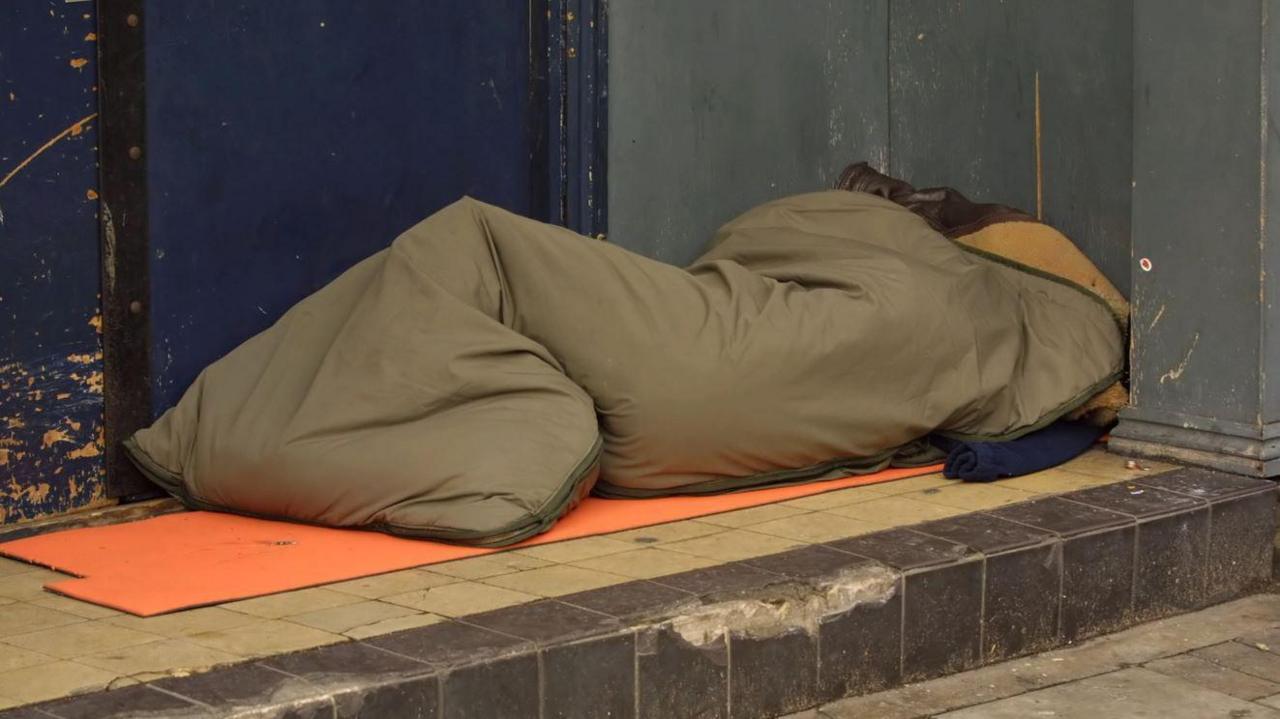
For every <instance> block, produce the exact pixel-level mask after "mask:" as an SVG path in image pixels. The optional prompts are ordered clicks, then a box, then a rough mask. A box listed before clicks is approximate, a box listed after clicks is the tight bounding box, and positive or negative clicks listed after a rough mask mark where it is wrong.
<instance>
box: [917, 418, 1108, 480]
mask: <svg viewBox="0 0 1280 719" xmlns="http://www.w3.org/2000/svg"><path fill="white" fill-rule="evenodd" d="M1105 431H1106V430H1105V429H1104V428H1102V427H1096V426H1094V425H1092V424H1089V423H1087V422H1067V421H1061V422H1055V423H1053V424H1051V425H1049V426H1048V427H1045V428H1044V429H1042V430H1038V431H1036V432H1032V433H1030V434H1026V435H1023V436H1022V437H1019V438H1018V439H1012V440H1009V441H1007V442H963V441H959V440H952V439H946V438H943V437H934V438H933V443H934V445H935V446H937V447H939V448H940V449H942V450H943V451H945V452H946V453H947V461H946V464H945V465H944V466H943V469H942V474H943V475H944V476H945V477H947V478H948V479H963V480H964V481H966V482H991V481H994V480H997V479H1000V478H1002V477H1018V476H1021V475H1024V474H1031V473H1032V472H1039V471H1041V470H1044V469H1049V468H1050V467H1056V466H1057V465H1059V464H1062V463H1063V462H1067V461H1069V460H1072V459H1074V458H1076V457H1078V456H1080V455H1081V454H1084V452H1085V450H1087V449H1089V447H1091V446H1092V445H1093V443H1094V442H1097V441H1098V438H1099V437H1101V436H1102V434H1103V432H1105Z"/></svg>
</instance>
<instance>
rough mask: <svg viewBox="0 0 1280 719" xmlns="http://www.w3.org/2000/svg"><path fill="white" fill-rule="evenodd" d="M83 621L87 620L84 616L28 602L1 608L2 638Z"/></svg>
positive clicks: (0, 627)
mask: <svg viewBox="0 0 1280 719" xmlns="http://www.w3.org/2000/svg"><path fill="white" fill-rule="evenodd" d="M83 621H85V620H84V617H77V616H76V615H74V614H67V613H66V612H60V611H58V610H56V609H49V608H48V607H38V606H36V605H34V604H27V603H26V602H15V603H13V604H8V605H6V606H5V608H4V609H0V638H3V637H8V636H11V635H14V634H25V633H27V632H34V631H36V630H38V629H48V628H49V627H60V626H64V625H67V624H77V623H79V622H83Z"/></svg>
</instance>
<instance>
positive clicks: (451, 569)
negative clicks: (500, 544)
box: [431, 552, 552, 579]
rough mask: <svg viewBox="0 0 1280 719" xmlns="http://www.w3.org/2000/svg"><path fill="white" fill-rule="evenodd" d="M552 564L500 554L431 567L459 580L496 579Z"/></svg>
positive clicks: (511, 553)
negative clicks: (499, 576)
mask: <svg viewBox="0 0 1280 719" xmlns="http://www.w3.org/2000/svg"><path fill="white" fill-rule="evenodd" d="M551 564H552V563H551V562H548V561H547V560H545V559H538V558H537V557H530V556H526V555H524V554H516V553H515V552H498V553H495V554H486V555H484V556H482V557H470V558H468V559H459V560H456V561H453V562H445V563H444V564H433V565H431V571H433V572H436V573H437V574H443V575H445V576H449V577H457V578H459V579H484V578H485V577H496V576H498V575H499V574H511V573H512V572H523V571H524V570H526V569H537V568H538V567H547V566H550V565H551Z"/></svg>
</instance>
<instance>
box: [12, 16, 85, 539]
mask: <svg viewBox="0 0 1280 719" xmlns="http://www.w3.org/2000/svg"><path fill="white" fill-rule="evenodd" d="M96 29H97V28H96V26H95V18H94V6H93V3H91V2H71V1H69V0H20V1H19V2H6V3H0V524H6V523H12V522H18V521H22V520H27V519H33V518H37V517H41V516H44V515H49V514H57V513H62V512H67V511H71V510H74V509H82V508H86V507H90V506H94V505H97V504H102V503H104V502H106V501H107V497H106V486H105V481H104V473H103V467H102V454H103V451H102V450H103V447H102V416H103V397H102V380H103V375H102V353H101V344H100V339H99V329H100V328H101V316H100V314H99V307H98V286H99V279H98V278H99V271H100V270H99V264H98V220H97V210H98V203H97V198H98V185H97V181H98V170H97V161H96V160H97V157H96V152H95V146H96V145H97V143H98V118H97V110H98V101H97V95H96V89H97V88H96V84H97V63H96V55H97V50H96V40H97V37H96V32H95V31H96Z"/></svg>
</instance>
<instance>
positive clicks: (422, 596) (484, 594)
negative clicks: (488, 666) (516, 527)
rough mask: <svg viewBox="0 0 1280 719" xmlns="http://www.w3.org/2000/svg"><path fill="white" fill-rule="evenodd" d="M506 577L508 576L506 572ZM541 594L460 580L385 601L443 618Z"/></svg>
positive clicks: (492, 607)
mask: <svg viewBox="0 0 1280 719" xmlns="http://www.w3.org/2000/svg"><path fill="white" fill-rule="evenodd" d="M503 576H505V575H503ZM537 599H538V597H536V596H534V595H532V594H525V593H524V592H516V591H512V590H510V589H504V588H502V587H495V586H492V585H489V584H480V583H478V582H459V583H457V584H446V585H444V586H443V587H433V588H431V589H422V590H418V591H415V592H406V593H404V594H397V595H394V596H390V597H384V598H383V599H382V601H384V602H390V603H392V604H399V605H401V606H405V607H412V608H413V609H418V610H421V611H424V612H430V613H432V614H439V615H441V616H444V617H460V616H463V615H464V614H474V613H476V612H487V611H489V610H491V609H501V608H503V607H510V606H513V605H516V604H524V603H526V602H532V601H536V600H537Z"/></svg>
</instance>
